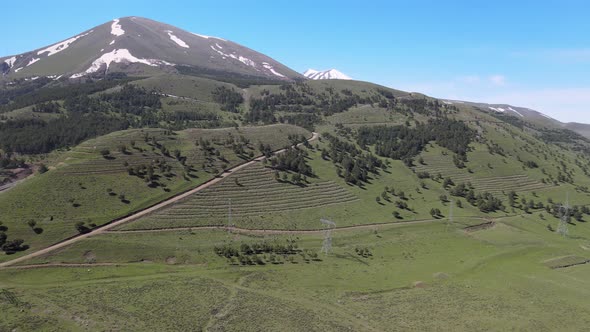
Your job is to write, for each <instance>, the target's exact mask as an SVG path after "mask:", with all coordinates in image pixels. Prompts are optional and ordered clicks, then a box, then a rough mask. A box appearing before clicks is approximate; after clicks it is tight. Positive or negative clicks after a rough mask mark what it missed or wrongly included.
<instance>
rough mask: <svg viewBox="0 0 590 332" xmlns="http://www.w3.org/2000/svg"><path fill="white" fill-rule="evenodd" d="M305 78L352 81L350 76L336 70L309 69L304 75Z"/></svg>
mask: <svg viewBox="0 0 590 332" xmlns="http://www.w3.org/2000/svg"><path fill="white" fill-rule="evenodd" d="M303 76H305V77H307V78H309V79H312V80H351V79H352V78H350V77H349V76H347V75H345V74H343V73H342V72H340V71H338V70H336V69H329V70H323V71H322V70H315V69H308V70H306V71H305V73H303Z"/></svg>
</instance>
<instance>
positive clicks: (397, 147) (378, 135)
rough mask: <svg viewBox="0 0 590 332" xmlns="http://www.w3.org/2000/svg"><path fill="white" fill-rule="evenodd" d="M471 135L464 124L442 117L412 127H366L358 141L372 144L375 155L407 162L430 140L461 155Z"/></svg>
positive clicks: (472, 136)
mask: <svg viewBox="0 0 590 332" xmlns="http://www.w3.org/2000/svg"><path fill="white" fill-rule="evenodd" d="M473 138H474V132H473V130H471V129H470V128H469V127H468V126H467V125H466V124H465V123H463V122H462V121H457V120H454V119H449V118H444V117H443V118H437V119H430V120H429V121H428V122H426V123H421V122H417V123H416V125H415V126H414V127H410V126H408V125H398V126H385V125H384V126H370V127H368V126H366V127H361V128H359V129H358V131H357V142H358V144H359V145H360V146H361V147H363V148H365V147H367V146H369V145H375V152H376V153H377V154H378V155H380V156H384V157H389V158H392V159H397V160H404V161H405V162H406V164H408V165H411V164H412V159H413V157H415V156H416V155H418V154H419V153H420V152H421V151H422V150H423V149H424V147H425V146H426V144H428V142H430V141H436V143H437V144H438V145H440V146H442V147H445V148H447V149H449V150H451V151H453V152H455V153H456V154H457V155H459V156H463V157H462V158H464V156H466V154H467V151H468V149H469V144H470V143H471V141H472V139H473Z"/></svg>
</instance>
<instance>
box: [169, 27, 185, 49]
mask: <svg viewBox="0 0 590 332" xmlns="http://www.w3.org/2000/svg"><path fill="white" fill-rule="evenodd" d="M166 32H167V33H168V36H169V37H170V39H172V41H173V42H175V43H176V44H178V46H180V47H184V48H190V47H189V46H188V44H187V43H185V42H184V41H183V40H182V39H180V38H178V37H176V36H175V35H173V34H172V31H170V30H167V31H166Z"/></svg>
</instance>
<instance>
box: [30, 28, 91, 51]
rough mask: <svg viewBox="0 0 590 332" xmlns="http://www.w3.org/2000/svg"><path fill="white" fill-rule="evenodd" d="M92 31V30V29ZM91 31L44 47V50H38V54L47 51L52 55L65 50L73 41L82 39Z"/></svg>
mask: <svg viewBox="0 0 590 332" xmlns="http://www.w3.org/2000/svg"><path fill="white" fill-rule="evenodd" d="M90 32H92V31H90ZM90 32H88V33H85V34H82V35H79V36H76V37H72V38H70V39H68V40H64V41H62V42H61V43H57V44H55V45H52V46H49V47H48V48H46V49H43V50H41V51H39V52H37V55H41V54H43V53H47V56H52V55H54V54H56V53H59V52H61V51H63V50H65V49H67V48H68V47H70V45H71V44H72V43H73V42H75V41H76V40H78V39H80V38H82V37H85V36H88V35H89V34H90Z"/></svg>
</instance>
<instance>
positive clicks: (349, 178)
mask: <svg viewBox="0 0 590 332" xmlns="http://www.w3.org/2000/svg"><path fill="white" fill-rule="evenodd" d="M322 137H323V138H325V139H327V140H328V141H329V143H330V144H329V145H328V149H327V150H326V149H324V150H322V158H323V159H325V160H328V159H329V160H331V161H332V163H334V164H335V165H336V167H337V168H336V171H337V172H338V175H339V176H340V177H343V178H344V180H345V181H346V182H348V183H352V184H356V185H362V184H363V183H366V182H367V181H368V179H369V174H370V173H373V174H377V173H378V172H379V169H380V168H384V167H385V165H384V164H383V162H382V161H381V159H379V158H377V157H375V156H374V155H373V154H372V153H370V152H363V151H362V150H360V149H359V148H357V147H356V146H355V145H354V144H352V143H349V142H346V141H343V140H340V139H339V138H337V137H336V136H333V135H331V134H328V133H324V134H322Z"/></svg>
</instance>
